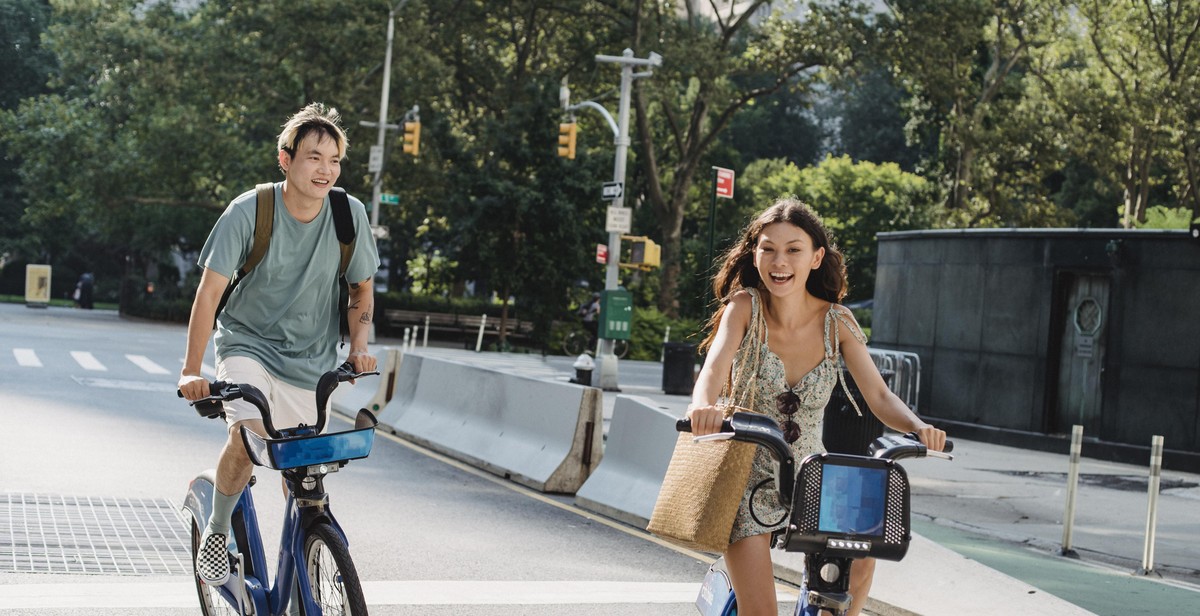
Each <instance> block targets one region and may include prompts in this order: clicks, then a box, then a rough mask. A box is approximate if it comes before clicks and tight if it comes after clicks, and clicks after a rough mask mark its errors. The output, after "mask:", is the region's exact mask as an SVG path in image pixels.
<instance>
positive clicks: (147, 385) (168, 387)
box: [71, 376, 176, 393]
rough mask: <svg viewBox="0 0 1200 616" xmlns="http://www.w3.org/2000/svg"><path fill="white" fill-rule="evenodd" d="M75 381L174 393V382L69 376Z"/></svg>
mask: <svg viewBox="0 0 1200 616" xmlns="http://www.w3.org/2000/svg"><path fill="white" fill-rule="evenodd" d="M71 378H72V379H74V380H75V382H76V383H79V384H80V385H86V386H88V387H103V388H105V389H124V390H129V391H165V392H169V393H175V389H176V387H175V384H174V383H163V382H159V383H154V382H151V381H124V380H121V379H98V378H95V377H87V376H73V377H71Z"/></svg>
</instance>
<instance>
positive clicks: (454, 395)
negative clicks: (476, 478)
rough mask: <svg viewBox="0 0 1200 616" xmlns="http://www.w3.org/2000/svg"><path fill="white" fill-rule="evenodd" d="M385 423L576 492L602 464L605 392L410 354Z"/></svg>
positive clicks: (507, 473)
mask: <svg viewBox="0 0 1200 616" xmlns="http://www.w3.org/2000/svg"><path fill="white" fill-rule="evenodd" d="M379 422H380V426H381V427H383V428H385V429H387V430H390V431H392V432H393V433H395V434H397V435H399V436H402V437H404V438H407V439H410V440H412V441H415V442H417V443H419V444H421V445H423V446H425V447H429V448H430V449H433V450H435V451H438V452H441V453H444V454H446V455H449V456H451V457H453V458H456V459H458V460H462V461H464V462H467V463H469V464H472V465H474V466H476V467H478V468H482V469H485V470H487V471H489V472H492V473H495V474H497V475H501V476H504V477H507V478H510V479H512V480H513V481H516V482H517V483H520V484H522V485H525V486H528V487H531V488H534V489H536V490H540V491H542V492H557V493H565V494H574V493H575V491H576V490H578V489H579V487H580V486H581V485H583V483H584V481H585V480H587V478H588V476H589V475H590V474H591V472H592V470H593V469H595V468H596V466H597V465H598V464H599V463H600V458H601V440H602V438H603V408H602V406H601V398H600V390H599V389H595V388H592V387H580V386H578V385H571V384H568V383H556V382H552V381H543V380H537V379H531V378H526V377H521V376H516V375H511V374H505V373H502V372H498V371H495V370H488V369H486V368H481V367H477V366H470V365H467V364H462V363H458V362H454V361H449V360H446V359H441V358H436V357H431V356H425V355H421V354H420V353H416V352H409V353H407V354H405V356H404V361H403V362H402V363H401V365H400V371H399V374H398V376H397V379H396V396H395V397H394V398H393V399H392V401H391V402H390V403H388V405H387V406H385V407H384V409H383V412H382V413H380V415H379Z"/></svg>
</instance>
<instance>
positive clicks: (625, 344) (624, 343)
mask: <svg viewBox="0 0 1200 616" xmlns="http://www.w3.org/2000/svg"><path fill="white" fill-rule="evenodd" d="M613 355H616V356H617V357H619V358H621V359H625V356H626V355H629V341H628V340H620V339H618V340H613Z"/></svg>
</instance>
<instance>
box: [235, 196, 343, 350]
mask: <svg viewBox="0 0 1200 616" xmlns="http://www.w3.org/2000/svg"><path fill="white" fill-rule="evenodd" d="M254 190H255V193H256V196H257V199H258V200H257V206H258V207H257V210H256V211H255V213H254V244H252V245H251V246H250V254H248V255H247V256H246V262H245V263H243V264H242V266H241V267H240V268H238V271H237V272H235V273H234V275H233V278H232V279H230V281H229V286H228V287H225V293H224V294H223V295H221V302H220V303H219V304H217V314H218V315H219V314H221V311H222V310H224V309H225V303H226V302H228V301H229V296H230V295H232V294H233V289H234V287H236V286H238V283H240V282H241V281H242V279H244V278H245V277H246V276H248V275H249V274H250V271H251V270H253V269H254V266H256V265H258V262H259V261H262V258H263V256H265V255H266V254H267V248H268V247H270V245H271V231H272V227H273V226H274V224H275V184H273V183H271V182H267V183H265V184H259V185H258V186H256V187H255V189H254ZM329 205H330V206H332V207H333V212H332V214H333V229H334V232H335V233H337V239H338V243H339V244H341V252H342V257H341V263H339V264H338V313H339V315H340V316H339V318H338V327H339V329H340V331H341V333H342V335H343V336H344V335H346V334H348V333H349V332H350V323H349V321H348V320H347V306H348V304H349V303H350V286H349V283H347V282H346V268H347V267H349V266H350V256H351V255H353V254H354V215H353V214H352V213H351V211H350V199H349V198H348V197H347V196H346V191H345V190H344V189H342V188H332V189H330V190H329Z"/></svg>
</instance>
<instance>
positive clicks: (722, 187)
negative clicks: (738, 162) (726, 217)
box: [713, 167, 733, 199]
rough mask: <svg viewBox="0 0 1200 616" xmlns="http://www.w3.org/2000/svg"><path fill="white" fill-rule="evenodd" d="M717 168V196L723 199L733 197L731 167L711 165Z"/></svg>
mask: <svg viewBox="0 0 1200 616" xmlns="http://www.w3.org/2000/svg"><path fill="white" fill-rule="evenodd" d="M713 169H716V170H717V196H718V197H723V198H725V199H732V198H733V169H724V168H722V167H713Z"/></svg>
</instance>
